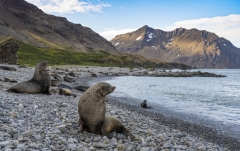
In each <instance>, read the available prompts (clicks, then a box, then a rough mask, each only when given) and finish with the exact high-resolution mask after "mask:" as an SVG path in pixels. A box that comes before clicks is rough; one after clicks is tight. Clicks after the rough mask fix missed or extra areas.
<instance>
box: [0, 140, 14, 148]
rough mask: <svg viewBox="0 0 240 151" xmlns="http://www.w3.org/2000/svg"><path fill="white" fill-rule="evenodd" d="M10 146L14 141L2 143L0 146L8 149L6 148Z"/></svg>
mask: <svg viewBox="0 0 240 151" xmlns="http://www.w3.org/2000/svg"><path fill="white" fill-rule="evenodd" d="M10 145H12V141H4V142H0V146H1V147H6V146H10Z"/></svg>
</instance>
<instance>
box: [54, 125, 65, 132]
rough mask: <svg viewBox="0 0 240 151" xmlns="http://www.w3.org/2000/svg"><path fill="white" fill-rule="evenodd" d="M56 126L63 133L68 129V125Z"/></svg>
mask: <svg viewBox="0 0 240 151" xmlns="http://www.w3.org/2000/svg"><path fill="white" fill-rule="evenodd" d="M56 128H57V129H59V130H60V131H61V132H62V133H63V132H66V131H67V129H66V125H59V126H57V127H56Z"/></svg>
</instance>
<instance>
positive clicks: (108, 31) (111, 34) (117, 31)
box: [99, 28, 136, 40]
mask: <svg viewBox="0 0 240 151" xmlns="http://www.w3.org/2000/svg"><path fill="white" fill-rule="evenodd" d="M135 30H136V29H111V28H110V29H105V30H104V31H103V32H100V33H99V34H100V35H101V36H103V37H104V38H106V39H107V40H111V39H112V38H114V37H115V36H117V35H120V34H125V33H128V32H132V31H135Z"/></svg>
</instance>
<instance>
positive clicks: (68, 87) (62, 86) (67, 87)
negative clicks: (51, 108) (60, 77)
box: [57, 83, 73, 90]
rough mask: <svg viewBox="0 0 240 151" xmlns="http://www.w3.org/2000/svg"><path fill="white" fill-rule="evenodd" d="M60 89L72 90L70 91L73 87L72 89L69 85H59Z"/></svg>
mask: <svg viewBox="0 0 240 151" xmlns="http://www.w3.org/2000/svg"><path fill="white" fill-rule="evenodd" d="M57 86H58V87H59V88H66V89H70V90H72V89H73V88H72V87H70V86H69V85H66V84H62V83H61V84H58V85H57Z"/></svg>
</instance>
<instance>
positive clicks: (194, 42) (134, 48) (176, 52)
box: [111, 25, 240, 68]
mask: <svg viewBox="0 0 240 151" xmlns="http://www.w3.org/2000/svg"><path fill="white" fill-rule="evenodd" d="M111 42H112V44H113V45H114V46H115V47H116V48H117V49H118V51H120V52H128V53H132V54H138V55H142V56H144V57H147V58H150V59H157V60H163V61H168V62H179V63H184V64H187V65H190V66H194V67H197V68H240V59H239V58H240V49H239V48H237V47H235V46H234V45H233V44H232V43H231V42H230V41H228V40H226V39H225V38H222V37H219V36H217V35H216V34H215V33H211V32H208V31H206V30H198V29H195V28H193V29H185V28H177V29H175V30H173V31H163V30H160V29H153V28H151V27H148V26H147V25H145V26H143V27H141V28H139V29H138V30H136V31H134V32H130V33H126V34H121V35H117V36H116V37H114V38H113V39H112V40H111Z"/></svg>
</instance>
